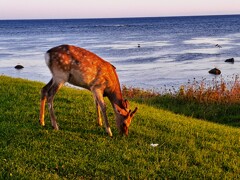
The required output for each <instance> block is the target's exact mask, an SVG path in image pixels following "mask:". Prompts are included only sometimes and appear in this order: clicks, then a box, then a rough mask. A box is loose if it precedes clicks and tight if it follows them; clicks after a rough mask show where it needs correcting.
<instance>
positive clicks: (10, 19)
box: [0, 13, 240, 21]
mask: <svg viewBox="0 0 240 180" xmlns="http://www.w3.org/2000/svg"><path fill="white" fill-rule="evenodd" d="M239 15H240V14H234V13H233V14H202V15H166V16H129V17H86V18H81V17H79V18H78V17H72V18H70V17H69V18H22V19H21V18H19V19H18V18H16V19H15V18H9V19H1V18H0V21H8V20H9V21H18V20H19V21H21V20H68V19H69V20H70V19H72V20H77V19H79V20H80V19H83V20H87V19H89V20H90V19H134V18H171V17H204V16H239Z"/></svg>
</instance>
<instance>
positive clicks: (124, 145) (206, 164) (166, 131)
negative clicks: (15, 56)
mask: <svg viewBox="0 0 240 180" xmlns="http://www.w3.org/2000/svg"><path fill="white" fill-rule="evenodd" d="M42 86H43V84H42V83H36V82H31V81H26V80H21V79H12V78H9V77H5V76H0V164H1V166H0V179H6V178H10V177H12V178H14V179H21V178H22V179H40V178H43V179H59V178H67V179H73V178H77V179H81V178H87V179H88V178H92V177H101V178H104V177H108V178H109V177H125V178H126V179H127V178H134V179H144V178H156V177H158V178H159V177H162V178H164V177H165V178H182V179H186V178H190V177H192V178H212V177H215V178H218V179H223V178H237V177H238V178H240V175H239V174H240V169H239V167H240V142H239V141H240V139H239V137H240V136H239V135H240V132H239V129H238V128H233V127H228V126H224V125H218V124H214V123H210V122H206V121H202V120H198V119H193V118H189V117H185V116H182V115H176V114H174V113H172V112H170V111H166V110H162V109H158V108H156V107H150V106H147V105H144V104H137V103H134V102H131V105H132V107H135V106H138V107H139V112H138V113H137V115H136V117H135V119H134V121H133V123H132V125H131V127H130V135H129V137H128V138H126V137H121V136H119V135H118V132H117V129H116V127H115V122H114V121H113V112H112V109H111V106H110V105H109V103H108V107H109V108H108V116H109V118H110V122H111V124H112V130H113V133H114V137H113V138H112V139H111V138H109V137H108V136H107V135H106V134H105V132H104V128H100V127H97V125H96V121H95V119H96V114H95V107H94V103H93V100H92V96H91V94H90V93H89V92H87V91H79V90H76V89H70V88H62V89H61V90H60V92H59V93H58V94H57V96H56V98H55V111H56V115H57V118H58V123H59V124H60V128H61V130H60V131H54V130H52V128H51V125H50V121H49V115H48V113H47V114H46V127H44V128H42V127H40V125H39V124H38V116H39V99H40V89H41V87H42ZM151 143H158V144H159V146H157V147H151V146H150V144H151Z"/></svg>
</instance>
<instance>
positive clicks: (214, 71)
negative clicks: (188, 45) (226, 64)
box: [208, 68, 221, 75]
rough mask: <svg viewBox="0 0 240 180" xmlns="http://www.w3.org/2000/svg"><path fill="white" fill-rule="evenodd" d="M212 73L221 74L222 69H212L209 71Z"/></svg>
mask: <svg viewBox="0 0 240 180" xmlns="http://www.w3.org/2000/svg"><path fill="white" fill-rule="evenodd" d="M208 72H209V73H210V74H215V75H219V74H221V71H220V70H219V69H217V68H213V69H211V70H210V71H208Z"/></svg>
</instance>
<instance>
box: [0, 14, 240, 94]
mask: <svg viewBox="0 0 240 180" xmlns="http://www.w3.org/2000/svg"><path fill="white" fill-rule="evenodd" d="M61 44H71V45H76V46H79V47H82V48H85V49H87V50H90V51H92V52H94V53H95V54H97V55H98V56H100V57H102V58H103V59H105V60H106V61H108V62H110V63H112V64H113V65H114V66H115V67H116V68H117V73H118V76H119V79H120V83H121V85H126V86H128V87H137V88H144V89H154V90H160V89H162V88H163V87H165V88H168V87H174V88H179V87H180V86H181V85H186V84H187V83H188V82H189V81H193V80H197V81H198V80H199V81H201V80H203V79H204V80H205V81H211V80H212V79H213V78H215V79H216V78H219V79H220V78H224V79H228V80H230V81H231V79H232V77H233V76H238V75H239V73H240V15H221V16H186V17H148V18H113V19H111V18H109V19H106V18H105V19H49V20H47V19H44V20H0V75H7V76H11V77H19V78H24V79H29V80H34V81H41V82H45V83H47V82H48V81H49V80H50V78H51V73H50V71H49V69H48V68H47V66H46V64H45V60H44V53H45V52H46V51H47V50H48V49H50V48H52V47H55V46H58V45H61ZM229 58H234V60H235V62H234V63H226V62H225V60H226V59H229ZM18 64H20V65H23V66H24V68H23V69H21V70H17V69H15V68H14V67H15V66H16V65H18ZM213 68H218V69H220V70H221V75H220V76H216V75H212V74H209V70H211V69H213Z"/></svg>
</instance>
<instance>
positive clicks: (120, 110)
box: [114, 104, 126, 116]
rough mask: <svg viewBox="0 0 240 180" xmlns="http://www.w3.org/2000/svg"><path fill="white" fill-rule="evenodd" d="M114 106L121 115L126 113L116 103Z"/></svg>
mask: <svg viewBox="0 0 240 180" xmlns="http://www.w3.org/2000/svg"><path fill="white" fill-rule="evenodd" d="M114 108H115V110H116V111H117V112H118V113H119V114H121V115H123V116H125V115H126V111H125V110H124V109H122V108H120V107H119V106H118V105H117V104H114Z"/></svg>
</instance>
